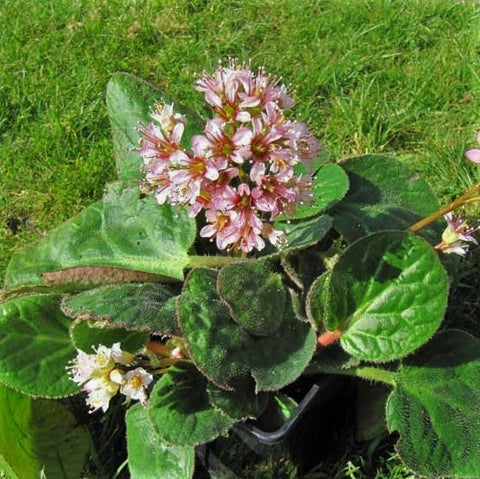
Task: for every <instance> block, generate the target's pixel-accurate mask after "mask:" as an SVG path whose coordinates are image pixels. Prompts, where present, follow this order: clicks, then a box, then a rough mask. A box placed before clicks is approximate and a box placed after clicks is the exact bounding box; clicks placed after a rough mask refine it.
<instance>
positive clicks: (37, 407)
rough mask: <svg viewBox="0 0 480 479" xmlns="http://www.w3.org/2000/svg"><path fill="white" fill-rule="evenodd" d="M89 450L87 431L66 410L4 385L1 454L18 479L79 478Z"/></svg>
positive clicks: (1, 389) (0, 399) (0, 391)
mask: <svg viewBox="0 0 480 479" xmlns="http://www.w3.org/2000/svg"><path fill="white" fill-rule="evenodd" d="M89 448H90V440H89V434H88V431H87V429H86V428H85V427H84V426H81V425H79V424H78V421H77V419H76V418H75V417H74V416H73V415H72V414H71V413H70V412H69V411H68V409H67V408H66V407H64V406H62V405H61V404H60V403H58V402H56V401H52V400H46V399H32V398H30V397H28V396H25V395H23V394H20V393H18V392H16V391H13V390H11V389H8V388H7V387H5V386H3V385H0V455H1V456H3V459H4V461H5V462H6V463H7V464H8V465H9V466H10V468H11V469H13V471H14V472H15V474H16V475H17V476H18V477H21V478H22V479H30V478H32V479H34V478H38V477H41V473H42V472H43V474H44V475H45V477H48V478H56V477H59V478H60V477H61V478H72V479H74V478H78V477H80V475H81V472H82V470H83V468H84V465H85V462H86V460H87V455H88V451H89Z"/></svg>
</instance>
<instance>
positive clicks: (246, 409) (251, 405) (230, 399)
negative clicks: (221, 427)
mask: <svg viewBox="0 0 480 479" xmlns="http://www.w3.org/2000/svg"><path fill="white" fill-rule="evenodd" d="M232 387H233V390H232V391H225V389H220V388H219V387H217V386H215V385H214V384H212V383H209V384H208V386H207V392H208V397H209V399H210V402H211V403H212V404H213V405H214V406H215V407H216V408H218V409H219V410H220V411H222V412H223V413H224V414H226V415H227V416H229V417H231V418H232V419H234V420H235V421H243V420H245V419H248V418H256V417H258V416H260V414H262V412H263V410H264V409H265V407H266V406H267V402H268V394H267V393H262V392H260V393H258V394H257V393H255V382H254V381H253V379H252V378H251V377H243V378H238V379H236V380H234V381H232Z"/></svg>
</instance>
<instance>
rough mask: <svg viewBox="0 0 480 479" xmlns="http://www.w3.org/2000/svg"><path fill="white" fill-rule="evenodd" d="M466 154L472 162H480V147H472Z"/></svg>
mask: <svg viewBox="0 0 480 479" xmlns="http://www.w3.org/2000/svg"><path fill="white" fill-rule="evenodd" d="M477 142H478V143H480V131H479V132H478V133H477ZM465 156H466V157H467V158H468V159H469V160H470V161H471V162H472V163H480V150H479V149H475V148H473V149H471V150H468V151H467V152H466V153H465Z"/></svg>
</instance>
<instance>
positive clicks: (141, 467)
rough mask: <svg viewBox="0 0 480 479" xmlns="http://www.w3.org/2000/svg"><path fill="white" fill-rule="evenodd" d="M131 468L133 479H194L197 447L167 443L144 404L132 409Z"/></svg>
mask: <svg viewBox="0 0 480 479" xmlns="http://www.w3.org/2000/svg"><path fill="white" fill-rule="evenodd" d="M125 421H126V424H127V449H128V469H129V471H130V477H131V478H132V479H146V478H149V477H150V478H156V479H190V478H191V477H192V476H193V471H194V466H195V452H194V448H193V446H184V447H181V446H167V445H166V444H163V443H162V440H161V439H160V437H159V436H158V434H157V433H156V431H155V429H154V427H153V425H152V423H151V422H150V419H149V417H148V414H147V410H146V409H145V408H144V407H143V406H141V405H140V404H135V405H134V406H132V407H131V408H129V409H128V411H127V414H126V417H125Z"/></svg>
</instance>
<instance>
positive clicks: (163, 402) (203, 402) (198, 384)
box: [147, 362, 234, 446]
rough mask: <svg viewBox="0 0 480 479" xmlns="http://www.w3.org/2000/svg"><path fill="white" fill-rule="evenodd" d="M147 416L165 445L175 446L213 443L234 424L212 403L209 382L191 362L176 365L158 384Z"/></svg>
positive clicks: (153, 391)
mask: <svg viewBox="0 0 480 479" xmlns="http://www.w3.org/2000/svg"><path fill="white" fill-rule="evenodd" d="M147 413H148V418H149V419H150V421H151V423H152V425H153V427H154V429H155V431H156V433H157V434H158V436H159V437H160V439H161V440H162V442H164V443H166V444H169V445H173V446H195V445H197V444H203V443H205V442H208V441H211V440H213V439H215V438H216V437H218V436H220V435H221V434H225V433H226V431H227V430H228V428H229V427H230V426H231V425H232V424H233V422H234V420H233V419H231V418H229V417H228V416H227V415H225V414H223V413H222V412H220V411H219V410H217V409H216V408H215V407H214V406H213V405H212V404H211V403H210V401H209V398H208V394H207V381H206V379H205V378H204V377H203V376H202V375H201V374H200V373H199V372H198V371H197V369H196V368H195V366H194V365H193V364H192V363H188V362H182V363H178V364H176V365H175V366H172V367H171V368H170V370H169V371H168V372H167V373H165V374H164V375H163V376H162V378H161V379H160V380H159V381H158V382H157V383H156V384H155V386H154V388H153V390H152V393H151V395H150V400H149V403H148V407H147Z"/></svg>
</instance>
